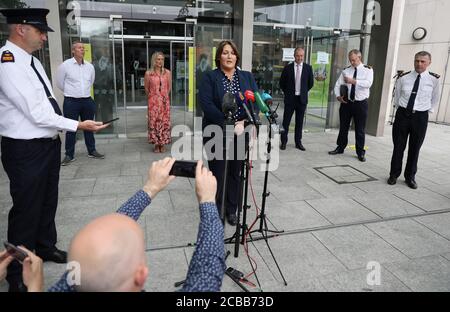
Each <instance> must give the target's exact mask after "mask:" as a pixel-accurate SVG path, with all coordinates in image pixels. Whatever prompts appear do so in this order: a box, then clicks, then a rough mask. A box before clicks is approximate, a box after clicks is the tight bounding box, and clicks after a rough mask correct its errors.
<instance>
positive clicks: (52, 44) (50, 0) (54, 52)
mask: <svg viewBox="0 0 450 312" xmlns="http://www.w3.org/2000/svg"><path fill="white" fill-rule="evenodd" d="M46 7H47V9H49V10H50V12H49V13H48V15H47V23H48V25H49V26H50V27H51V28H52V29H53V30H54V32H49V33H48V36H47V37H48V48H49V53H50V70H51V74H52V85H53V92H54V93H55V96H56V100H57V101H58V103H59V105H60V106H61V107H62V103H63V101H64V94H63V93H62V92H61V91H60V90H59V89H58V88H57V87H56V71H57V69H58V66H59V65H60V64H61V63H62V62H63V54H62V42H61V26H60V18H59V4H58V1H54V0H47V1H46Z"/></svg>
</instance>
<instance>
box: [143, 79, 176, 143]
mask: <svg viewBox="0 0 450 312" xmlns="http://www.w3.org/2000/svg"><path fill="white" fill-rule="evenodd" d="M170 79H171V78H170V71H168V70H165V72H164V73H163V74H161V75H160V74H158V73H155V72H151V73H147V74H146V75H145V80H146V81H145V82H146V83H145V86H146V88H147V94H148V142H149V143H151V144H155V145H166V144H170V141H171V140H170V97H169V93H170V90H169V89H170Z"/></svg>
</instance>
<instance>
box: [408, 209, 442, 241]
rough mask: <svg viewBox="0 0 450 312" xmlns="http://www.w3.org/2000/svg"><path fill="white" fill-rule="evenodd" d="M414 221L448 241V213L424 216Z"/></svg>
mask: <svg viewBox="0 0 450 312" xmlns="http://www.w3.org/2000/svg"><path fill="white" fill-rule="evenodd" d="M414 220H416V221H417V222H419V223H421V224H423V225H425V226H426V227H427V228H429V229H431V230H433V231H434V232H436V233H438V234H439V235H441V236H443V237H445V238H447V239H448V240H450V227H449V224H450V213H444V214H437V215H430V216H424V217H419V218H415V219H414Z"/></svg>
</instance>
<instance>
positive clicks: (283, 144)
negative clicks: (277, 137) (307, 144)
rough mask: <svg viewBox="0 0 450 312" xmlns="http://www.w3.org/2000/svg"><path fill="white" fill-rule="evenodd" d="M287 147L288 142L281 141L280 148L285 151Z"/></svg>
mask: <svg viewBox="0 0 450 312" xmlns="http://www.w3.org/2000/svg"><path fill="white" fill-rule="evenodd" d="M285 149H286V143H281V145H280V150H282V151H284V150H285Z"/></svg>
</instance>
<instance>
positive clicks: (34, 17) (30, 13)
mask: <svg viewBox="0 0 450 312" xmlns="http://www.w3.org/2000/svg"><path fill="white" fill-rule="evenodd" d="M48 12H50V11H49V10H48V9H2V10H0V13H2V14H3V15H4V16H5V17H6V23H7V24H27V25H31V26H34V27H36V28H37V29H39V30H40V31H43V32H48V31H51V32H53V29H51V28H50V27H48V25H47V18H46V16H47V14H48Z"/></svg>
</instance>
